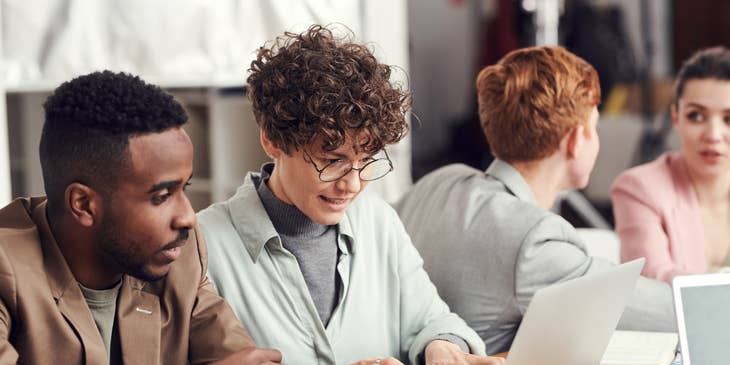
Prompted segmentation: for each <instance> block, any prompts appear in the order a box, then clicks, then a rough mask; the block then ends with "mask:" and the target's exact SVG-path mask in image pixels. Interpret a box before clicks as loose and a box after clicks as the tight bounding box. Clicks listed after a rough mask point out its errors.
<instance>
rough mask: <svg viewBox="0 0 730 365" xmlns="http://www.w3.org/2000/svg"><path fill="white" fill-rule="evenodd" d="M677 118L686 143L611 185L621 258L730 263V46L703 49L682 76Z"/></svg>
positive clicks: (666, 269)
mask: <svg viewBox="0 0 730 365" xmlns="http://www.w3.org/2000/svg"><path fill="white" fill-rule="evenodd" d="M671 112H672V122H673V124H674V128H676V130H677V132H678V134H679V136H680V139H681V141H682V145H681V148H680V150H679V151H676V152H670V153H666V154H664V155H662V156H661V157H659V158H658V159H656V160H654V161H652V162H649V163H647V164H644V165H641V166H637V167H634V168H632V169H629V170H627V171H625V172H624V173H622V174H621V175H620V176H619V177H618V178H617V179H616V181H615V182H614V184H613V186H612V188H611V199H612V201H613V211H614V216H615V220H616V231H617V233H618V235H619V236H620V238H621V260H622V261H628V260H632V259H634V258H637V257H646V259H647V262H646V265H645V266H644V272H643V274H644V275H645V276H648V277H653V278H657V279H660V280H664V281H667V282H671V280H672V278H673V277H674V276H676V275H682V274H697V273H705V272H708V271H715V270H717V269H719V268H721V267H726V266H730V256H729V255H728V254H729V252H728V251H729V250H728V249H729V248H730V50H729V49H727V48H724V47H716V48H711V49H705V50H701V51H699V52H697V53H695V54H694V55H693V56H692V57H691V58H690V59H688V60H687V61H685V63H684V64H683V65H682V68H681V69H680V71H679V74H678V76H677V82H676V86H675V100H674V103H673V104H672V108H671Z"/></svg>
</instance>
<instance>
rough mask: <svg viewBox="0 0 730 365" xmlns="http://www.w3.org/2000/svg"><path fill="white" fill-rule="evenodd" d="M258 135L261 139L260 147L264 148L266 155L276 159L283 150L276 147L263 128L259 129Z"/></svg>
mask: <svg viewBox="0 0 730 365" xmlns="http://www.w3.org/2000/svg"><path fill="white" fill-rule="evenodd" d="M259 136H260V139H261V147H263V148H264V152H266V155H267V156H269V157H271V158H272V159H274V160H276V159H277V158H279V156H281V154H282V153H284V151H282V150H281V149H279V147H276V145H275V144H274V142H272V141H271V140H270V139H269V136H267V135H266V132H264V130H263V129H260V130H259Z"/></svg>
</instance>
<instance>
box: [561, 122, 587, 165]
mask: <svg viewBox="0 0 730 365" xmlns="http://www.w3.org/2000/svg"><path fill="white" fill-rule="evenodd" d="M583 129H584V128H583V126H582V125H578V126H577V127H575V128H573V129H571V130H570V132H568V134H567V135H566V136H565V137H564V138H565V145H566V148H565V150H566V151H565V156H566V157H567V158H568V159H569V160H573V159H575V158H576V157H577V156H578V151H579V150H580V148H581V146H582V145H583V139H584V138H585V135H584V134H583V133H584V131H583Z"/></svg>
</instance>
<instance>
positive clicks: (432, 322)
mask: <svg viewBox="0 0 730 365" xmlns="http://www.w3.org/2000/svg"><path fill="white" fill-rule="evenodd" d="M393 222H395V223H394V224H395V225H396V226H397V227H396V232H397V233H396V236H397V239H398V241H399V242H400V243H399V250H398V256H399V257H398V276H399V278H400V287H401V291H400V298H401V308H400V311H401V313H400V318H401V319H400V320H401V323H400V327H401V348H402V352H403V353H408V359H409V361H410V363H411V364H418V363H420V362H419V361H420V360H421V359H420V356H421V354H422V353H423V351H424V350H425V349H426V346H427V345H428V343H429V342H431V341H432V340H434V339H437V338H440V337H439V336H441V338H443V337H444V336H442V335H454V336H456V337H458V338H461V339H463V340H464V341H465V342H466V344H467V345H468V347H469V352H471V353H473V354H477V355H484V354H485V351H484V342H483V341H482V339H481V338H479V335H477V333H476V332H474V330H472V329H471V328H469V326H468V325H467V324H466V322H464V320H463V319H461V317H459V316H458V315H457V314H455V313H452V312H451V311H450V310H449V307H448V305H447V304H446V303H445V302H444V301H443V300H442V299H441V297H439V295H438V292H437V291H436V287H435V286H434V285H433V283H432V282H431V280H430V279H429V277H428V274H426V271H425V270H424V269H423V259H422V258H421V256H420V255H419V254H418V251H416V248H415V247H414V246H413V244H412V243H411V239H410V237H409V236H408V234H407V233H406V231H405V229H404V228H403V225H402V224H401V222H400V220H399V219H398V218H397V216H395V215H394V217H393Z"/></svg>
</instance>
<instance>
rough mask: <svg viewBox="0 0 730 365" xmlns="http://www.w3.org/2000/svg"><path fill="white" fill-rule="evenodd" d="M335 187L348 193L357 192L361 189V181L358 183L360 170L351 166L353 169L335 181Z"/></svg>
mask: <svg viewBox="0 0 730 365" xmlns="http://www.w3.org/2000/svg"><path fill="white" fill-rule="evenodd" d="M336 185H337V188H338V189H340V190H343V191H346V192H348V193H357V192H359V191H360V188H361V187H362V181H360V170H359V169H356V168H354V166H353V169H351V170H350V171H349V172H348V173H347V174H345V176H343V177H341V178H340V179H339V180H337V183H336Z"/></svg>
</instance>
